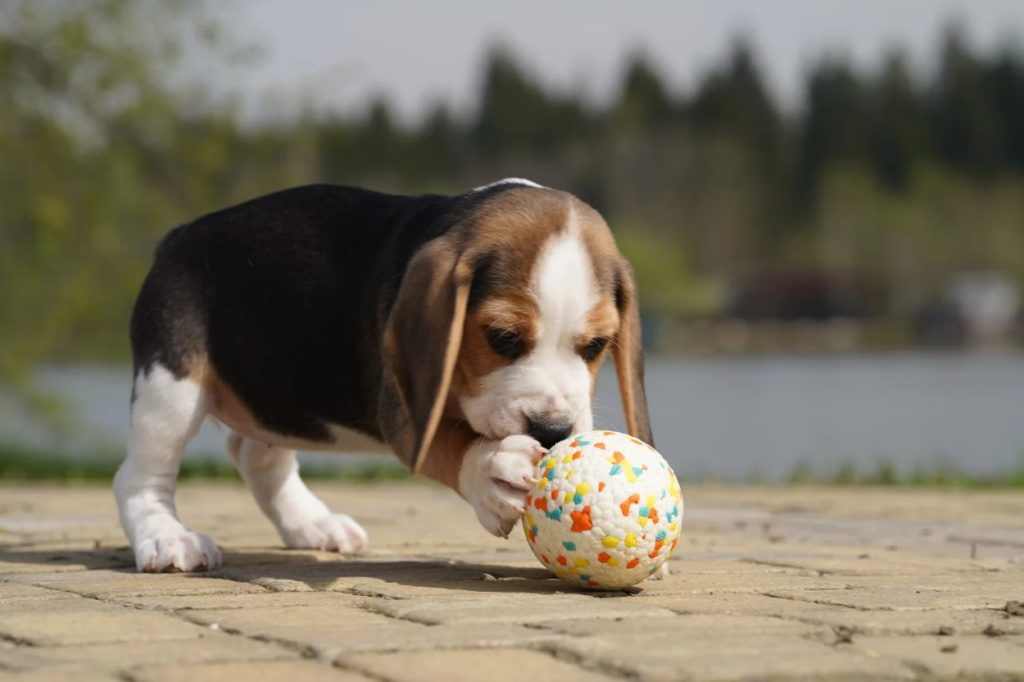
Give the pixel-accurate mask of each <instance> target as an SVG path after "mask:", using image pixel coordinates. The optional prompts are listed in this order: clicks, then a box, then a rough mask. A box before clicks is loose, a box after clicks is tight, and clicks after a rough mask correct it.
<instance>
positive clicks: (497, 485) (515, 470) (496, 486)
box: [459, 435, 545, 538]
mask: <svg viewBox="0 0 1024 682" xmlns="http://www.w3.org/2000/svg"><path fill="white" fill-rule="evenodd" d="M544 452H545V450H544V448H543V447H542V446H541V444H540V443H538V442H537V441H536V440H534V439H533V438H530V437H529V436H522V435H517V436H508V437H506V438H503V439H502V440H500V441H496V440H481V441H478V442H477V443H475V444H474V445H472V446H470V448H469V450H468V451H466V456H465V458H464V459H463V460H462V469H461V470H460V471H459V492H460V493H461V494H462V496H463V497H464V498H466V501H467V502H469V503H470V504H471V505H473V509H474V510H475V511H476V517H477V519H479V521H480V525H482V526H483V527H484V528H486V529H487V530H488V531H489V532H490V533H492V534H493V535H497V536H499V537H503V538H507V537H508V534H509V532H511V530H512V528H514V527H515V525H516V522H518V521H519V518H520V517H521V516H522V515H523V511H524V510H525V509H526V493H527V492H528V491H529V489H530V486H531V485H532V484H533V483H534V482H535V479H534V475H535V473H536V465H537V462H538V461H539V460H540V458H541V457H542V456H543V455H544Z"/></svg>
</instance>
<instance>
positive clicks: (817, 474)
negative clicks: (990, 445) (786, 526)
mask: <svg viewBox="0 0 1024 682" xmlns="http://www.w3.org/2000/svg"><path fill="white" fill-rule="evenodd" d="M787 482H788V483H789V484H790V485H821V484H825V485H840V486H910V487H923V488H1024V459H1022V460H1021V461H1020V462H1019V463H1018V464H1017V466H1016V467H1014V468H1012V469H1009V470H1008V471H1004V472H1000V473H998V474H994V475H991V476H975V475H972V474H967V473H964V472H963V471H961V470H959V469H957V468H956V467H955V466H953V465H951V464H939V465H934V466H931V467H917V468H915V469H912V470H910V471H908V472H902V471H900V470H899V468H898V467H897V466H896V465H895V464H893V463H892V462H891V461H889V460H886V459H880V460H878V462H877V463H876V464H875V466H874V467H873V468H869V469H867V470H858V469H857V468H856V467H855V466H853V465H852V464H849V463H846V464H843V465H840V466H839V467H837V468H836V469H834V470H832V471H830V472H822V471H820V470H817V469H815V468H814V467H812V466H810V465H809V464H806V463H802V464H798V465H797V466H796V467H794V468H793V471H791V472H790V474H789V477H788V478H787Z"/></svg>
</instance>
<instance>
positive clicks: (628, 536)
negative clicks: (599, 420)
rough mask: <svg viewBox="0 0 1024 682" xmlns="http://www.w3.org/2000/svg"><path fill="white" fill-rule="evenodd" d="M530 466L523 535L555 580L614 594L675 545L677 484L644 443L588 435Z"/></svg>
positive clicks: (679, 507) (679, 512) (679, 509)
mask: <svg viewBox="0 0 1024 682" xmlns="http://www.w3.org/2000/svg"><path fill="white" fill-rule="evenodd" d="M537 467H538V468H537V482H536V483H535V484H534V485H533V486H532V488H531V490H530V492H529V494H528V496H527V498H526V504H527V508H526V513H525V514H524V515H523V530H524V531H525V532H526V539H527V540H528V541H529V544H530V549H532V550H533V553H534V554H536V555H537V558H538V559H540V561H541V563H543V564H544V565H545V566H546V567H547V568H548V569H549V570H551V572H552V573H554V574H555V575H556V576H558V577H559V578H561V579H562V580H566V581H568V582H571V583H575V584H577V585H581V586H584V587H589V588H595V589H621V588H623V587H628V586H630V585H635V584H636V583H638V582H640V581H641V580H643V579H644V578H646V577H647V576H649V575H651V574H652V573H654V572H655V571H657V570H658V568H659V567H660V566H661V565H662V564H663V563H665V560H666V559H668V556H669V554H671V553H672V550H674V549H675V548H676V544H677V543H678V542H679V536H680V533H681V532H682V521H683V497H682V493H681V492H680V490H679V480H678V479H677V478H676V475H675V473H674V472H673V471H672V467H670V466H669V465H668V462H666V461H665V459H664V458H663V457H662V456H661V455H659V454H658V452H657V451H656V450H655V449H654V448H652V447H651V446H650V445H647V444H646V443H644V442H643V441H640V440H637V439H636V438H633V437H632V436H628V435H626V434H624V433H618V432H616V431H590V432H588V433H582V434H579V435H577V436H573V437H571V438H568V439H566V440H563V441H562V442H560V443H557V444H556V445H555V446H554V447H552V448H551V449H550V450H549V451H548V452H547V454H546V455H544V457H543V458H542V459H541V460H540V462H539V463H538V465H537Z"/></svg>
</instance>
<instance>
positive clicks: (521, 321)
mask: <svg viewBox="0 0 1024 682" xmlns="http://www.w3.org/2000/svg"><path fill="white" fill-rule="evenodd" d="M386 349H387V352H388V356H389V359H390V364H391V367H392V369H393V370H394V372H395V379H396V383H397V384H398V387H399V390H400V392H401V394H402V398H403V401H404V403H405V406H406V409H407V410H408V413H409V417H410V421H411V423H412V426H413V430H414V431H415V434H414V440H415V443H414V444H411V445H412V447H411V453H410V455H411V457H412V460H413V461H412V464H413V467H414V468H416V467H417V465H418V464H419V463H420V462H421V461H422V457H423V454H424V453H425V452H426V450H427V449H428V448H429V446H430V442H431V440H432V438H433V435H434V432H435V430H436V428H437V423H438V421H439V420H440V419H441V417H442V416H444V415H448V416H450V417H453V418H461V419H465V420H466V421H467V422H468V423H469V425H470V426H471V427H472V428H473V430H474V431H476V432H477V433H480V434H481V435H483V436H485V437H488V438H492V439H500V438H503V437H505V436H509V435H513V434H523V433H525V434H530V435H532V436H533V437H534V438H536V439H537V440H538V441H540V442H541V444H542V445H544V446H545V447H548V446H550V445H552V444H554V443H555V442H557V441H559V440H561V439H563V438H565V437H568V436H569V435H570V434H571V433H575V432H578V431H583V430H588V429H590V428H592V425H593V417H592V412H591V397H592V395H593V392H594V388H595V385H596V379H597V371H598V368H599V367H600V365H601V362H602V361H603V360H604V358H605V357H606V356H607V355H609V354H611V355H612V357H613V358H614V361H615V364H616V370H617V374H618V380H619V389H620V395H621V397H622V405H623V409H624V411H625V416H626V422H627V427H628V429H629V431H630V433H632V434H633V435H635V436H637V437H638V438H641V439H643V440H645V441H647V442H651V440H652V438H651V430H650V424H649V420H648V416H647V405H646V399H645V395H644V386H643V351H642V348H641V344H640V319H639V315H638V311H637V296H636V286H635V284H634V279H633V275H632V269H631V268H630V266H629V264H628V263H627V262H626V260H625V259H624V258H623V257H622V256H621V255H620V254H619V252H618V250H617V249H616V247H615V242H614V240H613V239H612V235H611V232H610V231H609V229H608V226H607V225H606V224H605V222H604V220H603V219H602V218H601V216H600V215H599V214H598V213H597V212H596V211H594V210H593V209H592V208H590V207H589V206H587V205H586V204H584V203H583V202H581V201H579V200H578V199H576V198H575V197H573V196H572V195H569V194H566V193H563V192H558V191H555V190H550V189H545V188H539V187H532V186H512V187H507V188H502V189H501V191H498V192H490V193H488V196H486V197H485V198H482V199H480V200H479V202H478V203H476V204H475V205H474V206H473V207H472V208H471V210H470V211H469V212H468V214H467V217H466V218H465V219H464V220H463V221H461V222H460V225H459V226H458V227H457V228H456V229H453V230H451V231H450V232H449V233H447V234H445V235H444V236H443V237H439V238H437V239H435V240H433V241H432V242H430V243H429V244H428V245H427V246H426V247H424V248H423V249H421V250H420V252H419V253H417V254H416V256H415V257H414V258H413V259H412V261H411V263H410V265H409V268H408V270H407V271H406V273H405V276H404V277H403V280H402V285H401V288H400V291H399V293H398V298H397V299H396V302H395V305H394V307H393V308H392V311H391V315H390V318H389V322H388V329H387V333H386Z"/></svg>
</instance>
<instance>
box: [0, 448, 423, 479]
mask: <svg viewBox="0 0 1024 682" xmlns="http://www.w3.org/2000/svg"><path fill="white" fill-rule="evenodd" d="M120 463H121V457H119V456H116V455H114V454H112V453H92V454H86V455H83V456H81V457H67V456H60V455H53V454H50V453H47V452H45V451H40V450H33V449H31V448H25V447H21V446H12V445H4V444H0V481H51V482H52V481H61V482H107V483H109V482H110V481H111V479H112V478H113V476H114V472H115V471H117V467H118V466H119V465H120ZM302 476H303V478H306V479H318V480H339V481H365V482H373V481H385V480H386V481H397V480H406V479H409V478H411V475H410V474H409V472H408V470H406V469H405V467H403V466H402V465H401V464H399V463H398V462H397V461H388V460H385V461H382V462H372V463H365V464H363V463H360V464H354V465H339V466H307V467H304V468H303V470H302ZM179 479H182V480H189V479H192V480H207V481H237V480H240V478H239V475H238V472H237V471H236V470H235V467H234V466H233V465H232V464H231V462H230V461H229V460H228V458H227V456H226V455H223V456H214V457H187V458H185V460H184V461H183V462H182V465H181V473H180V474H179Z"/></svg>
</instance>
